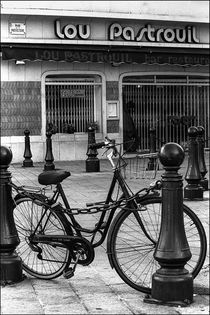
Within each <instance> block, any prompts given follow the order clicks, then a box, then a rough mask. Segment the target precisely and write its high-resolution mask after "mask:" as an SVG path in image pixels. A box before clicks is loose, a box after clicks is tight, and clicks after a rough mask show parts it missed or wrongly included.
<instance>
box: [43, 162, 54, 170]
mask: <svg viewBox="0 0 210 315" xmlns="http://www.w3.org/2000/svg"><path fill="white" fill-rule="evenodd" d="M53 170H55V165H54V164H53V163H52V164H47V165H46V164H45V166H44V171H53Z"/></svg>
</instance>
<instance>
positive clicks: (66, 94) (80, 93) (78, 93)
mask: <svg viewBox="0 0 210 315" xmlns="http://www.w3.org/2000/svg"><path fill="white" fill-rule="evenodd" d="M60 95H61V98H73V97H76V98H77V97H82V98H84V97H85V90H84V89H75V90H69V89H61V90H60Z"/></svg>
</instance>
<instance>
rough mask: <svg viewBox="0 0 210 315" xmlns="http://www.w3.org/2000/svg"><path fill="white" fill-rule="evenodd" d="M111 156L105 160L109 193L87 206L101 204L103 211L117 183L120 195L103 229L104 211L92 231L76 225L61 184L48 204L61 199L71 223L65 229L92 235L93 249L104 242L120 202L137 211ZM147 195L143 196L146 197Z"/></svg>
mask: <svg viewBox="0 0 210 315" xmlns="http://www.w3.org/2000/svg"><path fill="white" fill-rule="evenodd" d="M115 150H116V148H115ZM117 153H118V154H119V152H118V151H117ZM113 155H114V152H113V151H112V152H110V154H108V155H107V158H108V160H109V161H110V163H111V166H112V168H113V177H112V181H111V184H110V187H109V191H108V193H107V197H106V200H105V201H104V202H96V203H92V204H89V206H94V205H98V204H103V205H104V209H105V206H106V205H107V206H108V205H109V204H110V202H111V203H113V200H112V196H113V192H114V189H115V186H116V184H117V183H118V184H119V186H120V187H121V189H122V195H121V196H120V198H119V199H118V202H117V203H116V206H115V207H113V208H112V209H111V210H110V213H109V215H108V218H107V222H106V224H105V226H104V227H102V224H103V223H104V218H105V216H106V210H104V211H102V213H101V215H100V217H99V220H98V222H97V223H96V225H95V228H94V229H86V228H83V227H82V226H81V225H80V224H79V223H78V221H77V220H76V219H75V217H74V214H73V213H72V212H71V207H70V205H69V202H68V200H67V198H66V195H65V192H64V190H63V187H62V185H61V183H58V184H57V185H56V190H55V192H54V195H53V196H52V197H51V198H50V204H55V203H56V202H57V201H58V198H59V196H60V197H61V199H62V201H63V203H64V206H65V208H62V210H63V212H64V213H65V214H66V215H67V216H68V217H69V219H70V221H71V223H70V222H69V219H68V223H69V226H67V227H69V228H73V229H74V230H75V232H76V234H77V235H78V236H82V233H81V232H86V233H89V234H93V236H92V238H91V241H90V242H91V244H92V246H93V247H94V248H95V247H97V246H100V245H101V244H102V243H103V242H104V240H105V238H106V236H107V233H108V231H109V227H110V225H111V222H112V219H113V217H114V214H115V211H116V210H117V208H118V207H119V206H120V205H121V203H122V202H123V203H125V202H126V201H127V206H126V209H129V208H130V209H138V205H137V203H136V202H135V201H134V199H132V200H130V201H129V199H130V198H131V197H132V196H131V193H130V192H129V190H128V188H127V186H126V183H125V180H124V179H123V176H122V174H121V171H120V168H118V167H117V165H116V164H115V163H114V161H113ZM147 194H148V193H147ZM147 194H145V195H147ZM144 198H145V196H144ZM107 208H108V207H107ZM107 210H109V209H107ZM135 216H136V218H137V221H138V222H139V224H140V226H141V228H142V230H143V231H144V233H145V235H146V236H147V237H148V238H149V239H150V240H151V241H152V242H153V240H152V239H151V238H150V236H149V234H148V233H147V231H146V229H145V228H144V225H143V222H142V220H141V218H140V216H139V215H138V212H136V214H135ZM67 225H68V224H67ZM97 232H99V233H100V235H101V238H100V239H99V241H97V242H96V243H94V238H95V235H96V233H97Z"/></svg>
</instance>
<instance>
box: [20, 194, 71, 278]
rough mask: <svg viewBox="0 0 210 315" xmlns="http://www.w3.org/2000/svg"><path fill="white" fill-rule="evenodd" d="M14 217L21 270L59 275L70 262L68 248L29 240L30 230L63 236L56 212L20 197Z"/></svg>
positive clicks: (62, 228)
mask: <svg viewBox="0 0 210 315" xmlns="http://www.w3.org/2000/svg"><path fill="white" fill-rule="evenodd" d="M14 220H15V223H16V228H17V231H18V235H19V239H20V244H19V245H18V247H17V252H18V254H19V256H20V257H21V258H22V261H23V269H24V270H25V271H26V272H27V273H29V274H30V275H32V276H35V277H38V278H41V279H53V278H56V277H58V276H60V275H61V274H62V273H63V271H64V270H65V268H66V265H67V264H68V263H69V262H70V257H69V251H68V249H67V248H64V247H58V246H56V247H52V246H51V245H50V244H44V243H31V240H30V237H31V235H33V233H35V234H37V235H39V234H41V235H43V234H46V235H53V234H55V235H66V231H65V228H64V226H63V223H62V219H60V217H59V215H57V214H55V213H54V212H52V211H51V210H50V209H46V208H45V207H44V206H43V205H42V204H41V203H39V204H38V203H36V202H35V201H33V200H31V199H29V198H23V199H20V200H18V201H17V205H16V208H15V209H14Z"/></svg>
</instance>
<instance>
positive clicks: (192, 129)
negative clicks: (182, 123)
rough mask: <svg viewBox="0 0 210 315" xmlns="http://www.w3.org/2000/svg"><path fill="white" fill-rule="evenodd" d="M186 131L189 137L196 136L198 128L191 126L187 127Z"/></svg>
mask: <svg viewBox="0 0 210 315" xmlns="http://www.w3.org/2000/svg"><path fill="white" fill-rule="evenodd" d="M187 133H188V136H189V137H197V134H198V128H197V127H195V126H192V127H190V128H188V130H187Z"/></svg>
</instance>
